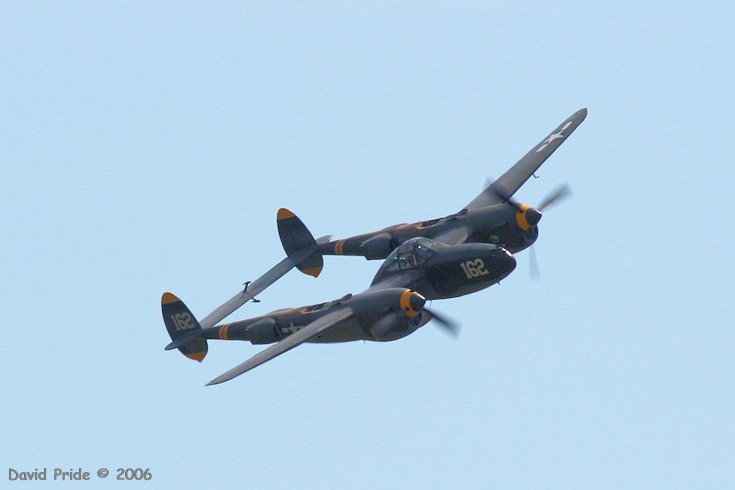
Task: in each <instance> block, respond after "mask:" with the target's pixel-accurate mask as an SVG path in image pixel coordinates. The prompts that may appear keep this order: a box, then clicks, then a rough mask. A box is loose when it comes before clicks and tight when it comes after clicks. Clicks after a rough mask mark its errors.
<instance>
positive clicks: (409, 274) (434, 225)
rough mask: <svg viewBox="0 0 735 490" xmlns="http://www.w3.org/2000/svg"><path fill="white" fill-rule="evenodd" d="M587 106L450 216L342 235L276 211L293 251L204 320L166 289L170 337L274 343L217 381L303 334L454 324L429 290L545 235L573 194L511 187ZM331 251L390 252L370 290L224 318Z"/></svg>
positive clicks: (480, 284) (497, 264)
mask: <svg viewBox="0 0 735 490" xmlns="http://www.w3.org/2000/svg"><path fill="white" fill-rule="evenodd" d="M586 116H587V110H586V109H581V110H579V111H577V112H575V113H574V114H572V115H571V116H570V117H569V118H567V119H566V120H565V121H564V122H562V123H561V124H560V125H559V126H558V127H557V128H556V129H555V130H554V131H552V132H551V133H550V134H549V135H548V136H547V137H546V138H544V139H543V140H542V141H541V142H540V143H539V144H538V145H536V146H535V147H533V148H532V149H531V150H530V151H529V152H528V153H527V154H526V155H525V156H524V157H523V158H521V159H520V160H519V161H518V162H517V163H516V164H515V165H513V166H512V167H511V168H510V169H509V170H508V171H507V172H506V173H504V174H503V175H502V176H501V177H500V178H498V179H497V180H495V181H494V182H493V183H492V184H490V185H489V186H487V188H486V189H485V190H484V191H483V192H482V193H481V194H480V195H478V196H477V197H476V198H475V199H473V200H472V201H471V202H470V203H469V204H467V206H465V207H464V208H463V209H462V210H460V211H459V212H457V213H455V214H452V215H449V216H446V217H444V218H438V219H433V220H429V221H423V222H418V223H412V224H402V225H394V226H391V227H388V228H385V229H383V230H379V231H377V232H372V233H366V234H362V235H357V236H353V237H349V238H345V239H340V240H332V239H331V238H332V237H331V236H329V235H327V236H324V237H321V238H319V239H316V240H315V239H314V238H313V236H312V235H311V232H310V231H309V230H308V229H307V228H306V226H305V225H304V224H303V222H301V220H300V219H299V218H298V217H297V216H296V215H294V214H293V213H292V212H291V211H289V210H287V209H284V208H282V209H280V210H279V212H278V215H277V224H278V232H279V236H280V239H281V243H282V245H283V248H284V250H285V251H286V254H287V257H286V258H285V259H283V260H282V261H281V262H280V263H278V264H277V265H276V266H274V267H273V268H272V269H270V270H269V271H268V272H266V273H265V274H264V275H263V276H261V277H260V278H258V279H256V280H255V281H252V282H247V283H245V285H244V286H245V287H244V289H243V290H242V291H240V292H238V293H237V294H236V295H235V296H233V297H232V298H231V299H230V300H228V301H227V302H226V303H224V304H223V305H221V306H220V307H218V308H216V309H215V310H214V311H213V312H212V313H210V314H209V315H207V316H206V317H205V318H204V319H202V321H201V322H199V321H197V319H196V318H195V317H194V315H193V314H192V313H191V312H190V311H189V309H188V308H187V307H186V305H185V304H184V303H183V302H182V301H181V300H180V299H179V298H177V297H176V296H175V295H173V294H172V293H164V294H163V296H162V298H161V309H162V313H163V319H164V323H165V324H166V328H167V330H168V332H169V335H170V337H171V340H172V342H171V343H170V344H168V345H167V346H166V350H172V349H178V350H179V351H180V352H181V353H182V354H184V355H185V356H187V357H189V358H191V359H194V360H197V361H199V362H201V361H202V360H203V359H204V357H205V356H206V354H207V351H208V344H207V340H208V339H220V340H248V341H250V342H251V343H253V344H267V343H274V345H272V346H271V347H269V348H267V349H265V350H264V351H262V352H260V353H258V354H256V355H255V356H253V357H252V358H250V359H249V360H247V361H245V362H244V363H241V364H240V365H238V366H236V367H235V368H233V369H231V370H230V371H228V372H226V373H224V374H222V375H221V376H219V377H217V378H215V379H213V380H212V381H211V382H210V383H208V385H211V384H218V383H222V382H224V381H227V380H229V379H232V378H234V377H235V376H239V375H240V374H242V373H244V372H247V371H249V370H250V369H253V368H254V367H257V366H259V365H261V364H263V363H264V362H267V361H269V360H271V359H273V358H274V357H277V356H279V355H281V354H283V353H284V352H287V351H288V350H290V349H292V348H294V347H296V346H298V345H301V344H302V343H304V342H315V343H318V342H347V341H353V340H373V341H391V340H397V339H399V338H402V337H405V336H406V335H409V334H411V333H413V332H415V331H416V330H417V329H418V328H420V327H421V326H423V325H425V324H426V323H428V322H429V321H430V320H431V319H432V318H435V319H436V320H437V323H438V324H439V325H440V326H443V327H445V328H446V329H447V330H448V331H449V332H450V333H451V332H454V333H456V332H457V327H456V325H454V324H453V323H452V322H450V321H448V320H446V319H444V318H442V317H441V316H439V315H437V314H436V312H429V311H427V310H425V309H424V306H425V303H426V300H427V299H429V300H431V299H444V298H452V297H456V296H461V295H464V294H470V293H472V292H475V291H479V290H481V289H484V288H486V287H488V286H490V285H492V284H495V283H498V282H499V281H500V280H501V279H503V278H505V277H507V275H508V274H510V273H511V272H512V271H513V270H514V268H515V265H516V263H515V259H514V257H513V253H517V252H518V251H521V250H524V249H525V248H528V247H529V246H531V245H532V244H533V243H534V242H535V241H536V239H537V238H538V223H539V221H540V219H541V212H542V211H544V210H545V209H547V208H548V207H549V206H551V205H552V204H554V203H556V202H558V201H559V200H560V199H562V198H564V197H566V196H567V195H568V194H569V189H568V187H566V186H562V187H561V188H559V189H557V190H556V191H554V192H552V193H551V194H550V195H549V196H547V197H546V198H545V199H543V200H542V201H541V203H540V204H539V205H538V206H537V207H533V206H531V205H529V204H522V203H518V202H516V201H514V200H513V194H515V192H516V191H517V190H518V189H519V188H520V187H521V186H522V185H523V184H524V183H525V182H526V181H527V180H528V179H529V178H530V177H531V176H532V175H534V174H535V172H536V171H537V170H538V168H539V167H540V166H541V164H543V162H544V161H546V159H547V158H548V157H549V156H550V155H551V154H552V153H553V152H554V151H555V150H556V149H557V148H558V147H559V146H560V145H561V143H562V142H563V141H564V140H565V139H566V138H567V137H568V136H569V135H570V134H571V133H572V132H573V131H574V130H575V129H576V128H577V127H578V126H579V125H580V124H581V123H582V121H584V119H585V117H586ZM323 255H356V256H363V257H365V258H366V259H368V260H376V259H385V261H384V263H383V264H382V266H381V267H380V269H379V270H378V273H377V274H376V276H375V278H374V279H373V282H372V284H371V285H370V287H369V288H368V289H367V290H366V291H365V292H363V293H360V294H356V295H347V296H344V297H343V298H340V299H338V300H335V301H331V302H327V303H322V304H319V305H311V306H306V307H302V308H292V309H283V310H276V311H274V312H271V313H269V314H267V315H263V316H260V317H256V318H251V319H249V320H242V321H240V322H233V323H228V324H224V325H218V322H220V321H221V320H223V319H224V318H225V317H227V316H229V315H230V314H231V313H232V312H234V311H235V310H236V309H237V308H239V307H240V306H242V305H243V304H245V303H246V302H248V301H251V300H252V301H257V300H256V298H255V296H256V295H257V294H259V293H261V292H262V291H264V290H265V289H266V288H267V287H269V286H270V285H272V284H273V283H274V282H275V281H277V280H278V279H279V278H280V277H282V276H283V275H284V274H286V273H287V272H288V271H290V270H291V269H293V268H294V267H296V268H298V269H299V270H300V271H301V272H303V273H305V274H308V275H311V276H313V277H318V276H319V274H320V273H321V271H322V268H323Z"/></svg>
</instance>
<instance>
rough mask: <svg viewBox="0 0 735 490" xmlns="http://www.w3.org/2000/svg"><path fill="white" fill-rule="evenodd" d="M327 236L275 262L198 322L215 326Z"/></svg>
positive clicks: (294, 264) (303, 257) (309, 254)
mask: <svg viewBox="0 0 735 490" xmlns="http://www.w3.org/2000/svg"><path fill="white" fill-rule="evenodd" d="M329 238H331V237H322V238H319V239H318V240H317V241H316V245H313V246H311V247H307V248H304V249H301V250H299V251H298V252H294V253H292V254H291V255H289V256H288V257H286V258H285V259H283V260H282V261H280V262H279V263H278V264H276V265H275V266H274V267H273V268H272V269H271V270H269V271H268V272H266V273H265V274H263V275H262V276H260V277H259V278H257V279H256V280H254V281H252V282H251V283H250V284H248V286H247V288H245V289H244V290H243V291H240V292H239V293H237V294H236V295H235V296H233V297H232V298H230V299H229V300H228V301H227V302H225V303H224V304H223V305H221V306H219V307H218V308H216V309H215V310H214V311H213V312H212V313H210V314H209V315H207V316H206V317H204V318H203V319H202V321H200V322H199V324H200V325H201V326H202V328H203V329H204V328H209V327H213V326H215V325H216V324H217V323H218V322H220V321H221V320H223V319H224V318H226V317H228V316H229V315H230V314H231V313H232V312H234V311H235V310H237V309H238V308H240V307H241V306H242V305H244V304H245V303H247V302H248V301H250V300H251V299H253V298H254V297H255V296H256V295H258V294H260V293H262V292H263V291H264V290H265V289H266V288H267V287H268V286H270V285H271V284H273V283H274V282H276V281H277V280H278V279H280V278H281V277H283V276H284V275H285V274H286V273H287V272H288V271H290V270H291V269H293V268H294V267H296V266H297V265H299V264H301V262H303V261H304V260H305V259H306V258H307V257H309V256H311V254H313V253H314V252H315V251H317V250H319V246H318V245H319V244H320V243H324V242H327V241H329Z"/></svg>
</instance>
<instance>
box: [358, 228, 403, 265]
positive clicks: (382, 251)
mask: <svg viewBox="0 0 735 490" xmlns="http://www.w3.org/2000/svg"><path fill="white" fill-rule="evenodd" d="M396 246H397V243H395V240H394V239H393V237H392V236H391V235H390V234H388V233H380V234H378V235H375V236H374V237H372V238H371V239H369V240H365V241H364V242H362V243H361V244H360V253H361V254H362V255H364V256H365V258H366V259H367V260H376V259H384V258H386V257H387V256H388V255H389V254H390V253H391V252H392V251H393V249H394V248H396Z"/></svg>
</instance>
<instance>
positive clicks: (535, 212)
mask: <svg viewBox="0 0 735 490" xmlns="http://www.w3.org/2000/svg"><path fill="white" fill-rule="evenodd" d="M490 188H491V189H492V190H493V192H495V194H496V195H497V196H498V197H499V198H500V199H502V200H503V201H505V202H507V203H508V204H510V205H511V206H513V207H514V208H516V209H517V210H518V213H516V221H517V222H518V226H519V227H520V228H521V229H522V230H524V231H528V230H530V229H531V228H533V227H534V226H537V225H538V223H539V221H541V217H542V216H543V215H542V212H543V211H544V210H546V209H550V208H551V207H553V206H554V205H556V204H559V203H560V202H562V201H563V200H564V199H566V198H568V197H569V196H571V195H572V190H571V188H570V187H569V184H566V183H564V184H561V185H560V186H559V187H557V188H556V189H554V190H553V191H551V192H550V193H549V194H548V195H547V196H546V197H545V198H543V199H542V200H541V202H540V203H539V204H538V206H537V207H535V208H534V207H533V206H531V205H530V204H523V203H520V202H518V201H516V200H514V199H513V197H512V195H511V194H510V193H509V192H507V191H506V190H505V189H503V187H502V186H501V185H498V184H497V183H495V184H493V185H491V186H490ZM528 255H529V261H530V266H529V268H530V274H531V277H532V278H534V279H538V278H539V277H540V275H541V274H540V273H539V266H538V257H537V256H536V250H535V248H534V246H533V245H531V247H530V250H529V252H528Z"/></svg>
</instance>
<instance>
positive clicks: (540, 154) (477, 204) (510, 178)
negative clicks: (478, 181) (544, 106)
mask: <svg viewBox="0 0 735 490" xmlns="http://www.w3.org/2000/svg"><path fill="white" fill-rule="evenodd" d="M585 117H587V109H580V110H578V111H577V112H575V113H574V114H572V115H571V116H569V118H568V119H567V120H566V121H564V122H563V123H561V124H560V125H559V127H558V128H556V129H555V130H554V131H552V132H551V134H549V135H548V136H547V137H546V138H544V139H543V140H541V141H540V142H539V144H537V145H536V146H534V147H533V148H531V150H530V151H529V152H528V153H526V155H525V156H524V157H523V158H521V159H520V160H518V162H516V164H515V165H513V166H512V167H511V168H510V170H508V171H507V172H505V173H504V174H503V175H501V176H500V178H498V179H497V180H496V181H495V182H493V183H492V184H491V185H489V186H488V187H487V188H486V189H485V190H484V191H482V193H481V194H480V195H479V196H477V197H476V198H475V199H473V200H472V202H470V203H469V204H468V205H467V206H466V208H467V209H477V208H482V207H485V206H490V205H492V204H499V203H501V202H504V201H506V200H507V199H509V198H510V197H511V196H512V195H513V194H515V193H516V191H517V190H518V189H520V188H521V186H522V185H523V184H524V183H525V182H526V181H527V180H528V179H529V177H531V175H533V173H534V172H535V171H536V170H538V168H539V167H540V166H541V164H542V163H544V162H545V161H546V159H547V158H549V157H550V156H551V154H552V153H554V151H555V150H556V149H557V148H559V146H561V144H562V143H563V142H564V140H566V139H567V137H569V135H570V134H572V133H573V132H574V130H575V129H577V126H579V125H580V124H582V121H584V118H585Z"/></svg>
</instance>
